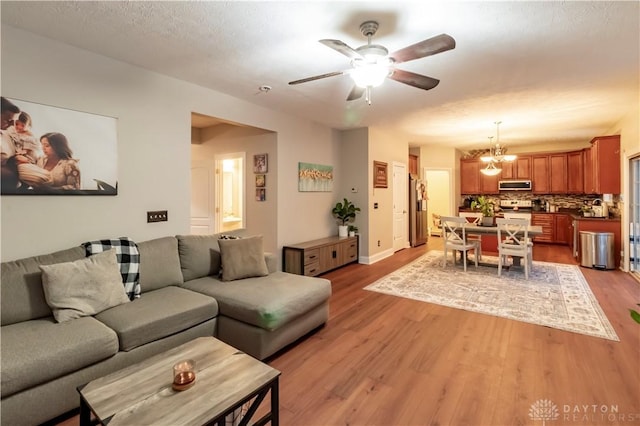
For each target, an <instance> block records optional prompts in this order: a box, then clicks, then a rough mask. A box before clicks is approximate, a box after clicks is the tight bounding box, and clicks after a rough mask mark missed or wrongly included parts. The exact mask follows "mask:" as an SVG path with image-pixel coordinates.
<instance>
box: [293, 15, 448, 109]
mask: <svg viewBox="0 0 640 426" xmlns="http://www.w3.org/2000/svg"><path fill="white" fill-rule="evenodd" d="M377 30H378V23H377V22H376V21H366V22H363V23H362V25H360V31H361V32H362V34H363V35H364V36H365V37H367V40H368V41H367V44H365V45H364V46H360V47H358V48H356V49H353V48H351V47H350V46H348V45H347V44H346V43H344V42H342V41H340V40H331V39H324V40H320V43H322V44H324V45H325V46H327V47H330V48H332V49H334V50H336V51H338V52H339V53H342V54H343V55H345V56H346V57H348V58H350V59H351V68H350V69H347V70H344V71H335V72H330V73H327V74H321V75H316V76H313V77H307V78H303V79H300V80H295V81H290V82H289V84H300V83H307V82H309V81H314V80H320V79H322V78H327V77H334V76H337V75H343V74H349V75H351V78H353V81H354V83H355V85H354V86H353V89H352V90H351V92H350V93H349V96H347V101H352V100H355V99H359V98H361V97H362V95H363V94H365V95H366V100H367V102H368V103H369V105H371V88H372V87H376V86H379V85H380V84H382V82H383V81H384V79H385V78H390V79H392V80H395V81H398V82H400V83H404V84H408V85H409V86H413V87H417V88H418V89H423V90H429V89H433V88H434V87H436V86H437V85H438V83H440V80H437V79H435V78H432V77H427V76H424V75H420V74H416V73H413V72H410V71H404V70H401V69H398V68H396V67H395V66H396V65H397V64H400V63H402V62H409V61H413V60H414V59H420V58H424V57H426V56H430V55H435V54H436V53H440V52H446V51H447V50H451V49H453V48H455V47H456V41H455V40H454V39H453V37H451V36H449V35H447V34H440V35H438V36H435V37H431V38H428V39H426V40H423V41H421V42H418V43H416V44H412V45H411V46H407V47H405V48H403V49H400V50H397V51H395V52H393V53H391V54H389V51H388V50H387V48H386V47H384V46H381V45H379V44H371V38H372V37H373V36H374V35H375V33H376V31H377Z"/></svg>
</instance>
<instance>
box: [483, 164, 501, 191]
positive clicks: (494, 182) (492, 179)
mask: <svg viewBox="0 0 640 426" xmlns="http://www.w3.org/2000/svg"><path fill="white" fill-rule="evenodd" d="M482 168H484V167H483V166H482V165H481V166H480V169H482ZM480 169H479V170H478V174H479V175H480V191H481V192H480V193H481V194H498V193H500V191H499V190H498V181H499V180H500V179H501V177H500V175H499V174H498V175H495V176H487V175H483V174H482V173H480Z"/></svg>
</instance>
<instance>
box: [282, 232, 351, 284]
mask: <svg viewBox="0 0 640 426" xmlns="http://www.w3.org/2000/svg"><path fill="white" fill-rule="evenodd" d="M357 261H358V237H357V236H355V237H328V238H321V239H319V240H313V241H306V242H304V243H299V244H294V245H289V246H284V247H283V248H282V270H283V271H284V272H290V273H292V274H298V275H307V276H310V277H314V276H316V275H320V274H322V273H324V272H327V271H330V270H332V269H336V268H339V267H341V266H344V265H346V264H348V263H351V262H357Z"/></svg>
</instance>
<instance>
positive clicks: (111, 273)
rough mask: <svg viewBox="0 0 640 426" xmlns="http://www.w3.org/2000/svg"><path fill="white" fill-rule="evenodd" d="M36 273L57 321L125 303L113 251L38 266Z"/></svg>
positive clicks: (91, 313) (126, 298)
mask: <svg viewBox="0 0 640 426" xmlns="http://www.w3.org/2000/svg"><path fill="white" fill-rule="evenodd" d="M40 270H41V271H42V286H43V289H44V297H45V299H46V300H47V304H48V305H49V307H51V310H52V311H53V316H54V317H55V319H56V321H58V322H64V321H68V320H71V319H74V318H80V317H84V316H89V315H95V314H97V313H100V312H102V311H104V310H105V309H108V308H111V307H113V306H117V305H120V304H122V303H126V302H128V301H129V298H128V297H127V294H126V293H125V290H124V286H123V285H122V275H120V266H119V265H118V260H117V258H116V251H115V250H113V249H112V250H108V251H105V252H102V253H98V254H95V255H93V256H90V257H87V258H85V259H80V260H76V261H75V262H65V263H57V264H53V265H40Z"/></svg>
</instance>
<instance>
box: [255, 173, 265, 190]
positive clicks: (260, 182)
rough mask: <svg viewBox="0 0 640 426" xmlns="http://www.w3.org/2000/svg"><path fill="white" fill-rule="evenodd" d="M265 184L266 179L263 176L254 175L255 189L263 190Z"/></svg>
mask: <svg viewBox="0 0 640 426" xmlns="http://www.w3.org/2000/svg"><path fill="white" fill-rule="evenodd" d="M266 183H267V177H266V176H265V175H256V187H257V188H264V187H265V186H266Z"/></svg>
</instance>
